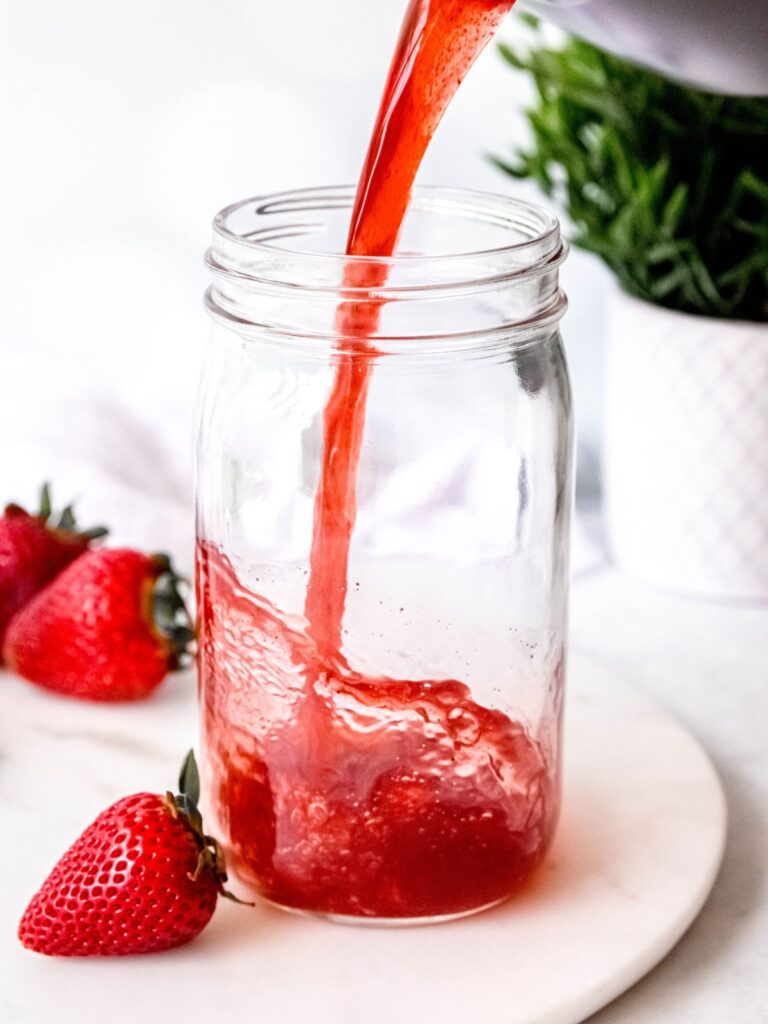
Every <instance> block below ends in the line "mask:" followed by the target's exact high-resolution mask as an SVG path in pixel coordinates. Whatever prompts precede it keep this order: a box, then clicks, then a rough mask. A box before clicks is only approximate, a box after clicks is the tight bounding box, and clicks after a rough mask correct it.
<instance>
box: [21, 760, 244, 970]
mask: <svg viewBox="0 0 768 1024" xmlns="http://www.w3.org/2000/svg"><path fill="white" fill-rule="evenodd" d="M179 789H180V790H181V792H180V793H179V795H178V796H173V795H172V794H171V793H166V794H165V796H158V795H157V794H154V793H136V794H134V795H133V796H126V797H124V798H123V799H122V800H118V801H117V803H115V804H112V806H111V807H108V808H107V810H106V811H103V812H102V813H101V814H100V815H99V816H98V818H97V819H96V820H95V821H94V822H93V824H92V825H89V827H88V828H87V829H86V830H85V832H83V834H82V835H81V836H80V838H79V839H78V840H77V841H76V842H75V843H74V845H73V846H71V847H70V848H69V850H67V852H66V853H65V854H64V856H63V857H62V858H61V860H60V861H59V862H58V864H57V865H56V867H55V868H54V869H53V871H52V872H51V873H50V875H49V876H48V878H47V879H46V880H45V882H44V883H43V886H42V888H41V889H40V891H39V892H38V893H37V894H36V895H35V896H34V897H33V898H32V901H31V903H30V904H29V906H28V907H27V909H26V910H25V911H24V915H23V917H22V919H21V923H20V924H19V938H20V939H21V941H22V943H23V945H25V946H26V947H27V949H31V950H34V951H35V952H37V953H46V954H47V955H49V956H123V955H125V954H130V953H154V952H156V951H158V950H161V949H170V948H171V947H173V946H180V945H181V944H182V943H184V942H189V940H190V939H193V938H194V937H195V936H196V935H197V934H198V933H199V932H201V931H202V929H203V928H205V926H206V925H207V924H208V922H209V921H210V919H211V915H212V914H213V911H214V909H215V907H216V898H217V896H218V895H219V894H221V895H224V896H229V893H227V892H225V890H224V882H225V881H226V878H227V876H226V874H225V871H224V862H223V858H222V855H221V851H220V849H219V847H218V844H217V843H216V840H215V839H212V838H211V836H207V835H205V834H204V832H203V823H202V819H201V817H200V812H199V811H198V809H197V802H198V799H199V790H200V784H199V781H198V776H197V766H196V764H195V759H194V755H193V753H192V751H190V752H189V754H188V755H187V759H186V761H185V762H184V766H183V768H182V771H181V778H180V780H179ZM232 898H234V897H232Z"/></svg>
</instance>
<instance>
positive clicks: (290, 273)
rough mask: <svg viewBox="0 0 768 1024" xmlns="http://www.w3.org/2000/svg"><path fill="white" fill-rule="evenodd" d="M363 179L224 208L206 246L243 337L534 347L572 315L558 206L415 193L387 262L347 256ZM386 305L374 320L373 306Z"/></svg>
mask: <svg viewBox="0 0 768 1024" xmlns="http://www.w3.org/2000/svg"><path fill="white" fill-rule="evenodd" d="M354 199H355V188H354V186H351V185H347V186H331V187H325V188H314V189H300V190H296V191H291V192H280V193H275V194H273V195H266V196H260V197H256V198H251V199H246V200H242V201H241V202H238V203H233V204H232V205H230V206H227V207H225V209H223V210H222V211H221V212H220V213H219V214H217V216H216V218H215V219H214V222H213V243H212V245H211V248H210V249H209V250H208V252H207V254H206V261H207V263H208V267H209V269H210V270H211V273H212V278H213V280H212V284H211V287H210V288H209V289H208V292H207V294H206V304H207V307H208V310H209V312H210V314H211V315H212V316H213V318H214V320H216V321H217V322H219V323H222V324H226V325H228V326H229V327H231V328H232V329H234V330H236V331H237V332H238V334H240V335H241V336H243V337H246V336H250V335H252V334H253V335H255V336H258V337H261V338H267V337H269V338H273V339H275V340H278V341H279V342H280V343H281V344H286V343H291V344H293V343H296V344H299V345H304V344H307V345H311V344H323V343H330V344H331V345H333V346H334V348H335V349H336V350H338V351H342V350H344V351H347V350H349V351H351V352H354V351H357V350H359V347H360V337H361V333H360V332H361V330H362V331H364V332H365V335H366V337H367V339H368V342H369V343H370V344H372V345H375V348H376V349H377V351H380V352H382V351H391V352H395V351H398V350H399V348H400V347H401V345H403V344H407V346H408V347H409V349H411V350H412V349H413V346H414V344H416V343H418V342H421V341H423V342H424V343H425V344H428V345H429V347H430V350H431V351H433V352H437V351H438V350H440V351H442V350H445V351H446V352H447V351H461V350H464V348H465V347H476V346H486V345H489V346H490V345H493V344H495V343H496V342H497V341H500V342H502V343H504V344H507V343H508V342H509V339H510V337H511V336H512V335H514V337H515V340H516V342H517V341H519V342H520V343H525V342H526V340H527V339H529V338H530V337H531V335H532V334H534V333H536V332H541V331H543V330H549V329H550V328H553V327H554V326H555V325H556V324H557V321H559V319H560V318H561V317H562V314H563V312H564V310H565V297H564V296H563V294H562V292H561V291H560V288H559V281H558V278H559V267H560V265H561V263H562V262H563V260H564V259H565V256H566V253H567V246H566V245H565V243H564V242H563V241H562V239H561V237H560V226H559V223H558V221H557V218H556V217H554V216H553V215H552V214H550V213H549V212H547V211H546V210H544V209H542V208H541V207H538V206H534V205H532V204H530V203H527V202H523V201H521V200H519V199H513V198H511V197H509V196H502V195H494V194H488V193H485V192H477V191H471V190H467V189H458V188H442V187H435V186H431V187H430V186H419V187H417V188H415V189H414V190H413V193H412V196H411V201H410V203H409V206H408V210H407V212H406V216H405V219H404V222H403V227H402V231H401V233H400V238H399V241H398V250H397V254H396V255H394V256H389V257H378V256H347V255H346V254H345V252H344V248H345V241H346V236H347V231H348V225H349V221H350V216H351V211H352V207H353V204H354ZM374 309H375V310H376V311H377V312H376V314H375V315H373V313H372V312H371V311H372V310H374Z"/></svg>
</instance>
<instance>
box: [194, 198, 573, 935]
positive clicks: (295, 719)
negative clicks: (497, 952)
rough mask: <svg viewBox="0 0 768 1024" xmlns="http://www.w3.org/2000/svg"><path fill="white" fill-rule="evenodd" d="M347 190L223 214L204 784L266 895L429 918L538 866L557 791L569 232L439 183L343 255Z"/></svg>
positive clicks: (215, 264)
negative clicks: (363, 254) (562, 270)
mask: <svg viewBox="0 0 768 1024" xmlns="http://www.w3.org/2000/svg"><path fill="white" fill-rule="evenodd" d="M353 195H354V191H353V190H352V189H349V188H330V189H315V190H307V191H300V192H289V193H283V194H279V195H273V196H267V197H263V198H259V199H249V200H246V201H245V202H242V203H237V204H235V205H233V206H230V207H228V208H227V209H225V210H223V211H222V212H221V213H220V214H219V215H218V216H217V217H216V219H215V222H214V238H213V245H212V247H211V249H210V250H209V253H208V264H209V266H210V269H211V271H212V273H213V284H212V286H211V288H210V289H209V291H208V293H207V305H208V309H209V311H210V314H211V316H212V317H213V320H214V329H213V338H212V344H211V346H210V352H209V356H208V362H207V367H206V371H205V375H204V385H203V393H202V398H201V413H200V434H199V460H198V483H197V503H198V561H197V590H198V610H199V629H200V636H199V664H200V688H201V703H202V716H203V722H202V729H203V733H202V736H203V742H202V748H203V749H202V773H203V789H204V800H205V805H206V812H207V814H208V816H209V818H210V827H211V829H212V831H213V832H214V834H216V835H217V836H218V837H219V838H220V839H221V840H222V842H223V845H224V849H225V851H226V854H227V858H228V864H229V867H230V869H231V870H232V872H233V873H234V874H235V875H236V876H237V877H238V878H239V879H240V880H241V881H242V882H243V883H245V885H246V886H248V887H249V888H250V889H251V890H252V891H255V892H257V893H259V894H261V895H262V896H263V897H265V898H266V899H267V900H270V901H271V902H273V903H275V904H277V905H279V906H282V907H284V908H288V909H292V910H300V911H305V912H312V913H316V914H322V915H326V916H330V917H334V918H342V919H350V920H354V921H358V922H359V921H364V920H382V919H383V920H389V921H395V922H407V921H409V920H413V921H423V920H425V919H426V920H438V919H446V918H450V917H457V916H461V915H463V914H466V913H471V912H473V911H476V910H479V909H482V908H484V907H488V906H491V905H493V904H494V903H497V902H498V901H500V900H502V899H505V898H506V897H507V896H509V895H510V894H511V893H512V892H513V891H515V890H516V889H517V888H519V887H520V886H521V885H522V884H523V883H524V882H525V881H526V879H527V878H528V877H529V876H530V874H531V872H532V871H533V870H534V868H535V867H536V866H537V864H538V863H539V862H540V861H541V859H542V857H543V855H544V853H545V851H546V849H547V847H548V845H549V843H550V841H551V839H552V835H553V831H554V828H555V824H556V819H557V814H558V804H559V765H560V719H561V708H562V699H563V681H564V653H565V628H566V611H567V587H568V534H569V516H570V506H571V434H572V429H571V410H570V394H569V387H568V377H567V371H566V366H565V360H564V355H563V350H562V346H561V340H560V335H559V329H558V323H559V320H560V318H561V316H562V313H563V311H564V308H565V299H564V297H563V294H562V292H561V291H560V289H559V284H558V271H559V267H560V264H561V263H562V261H563V259H564V256H565V249H564V245H563V243H562V241H561V239H560V232H559V227H558V224H557V221H556V220H555V219H554V218H553V217H551V216H550V215H549V214H547V213H545V212H544V211H543V210H540V209H538V208H535V207H532V206H529V205H527V204H524V203H521V202H518V201H515V200H512V199H508V198H505V197H500V196H490V195H484V194H480V193H474V192H467V191H461V190H452V189H431V188H420V189H416V190H415V192H414V196H413V201H412V204H411V208H410V212H409V214H408V217H407V220H406V223H405V225H404V228H403V233H402V237H401V243H400V253H401V255H398V256H395V257H392V258H390V259H371V258H368V259H360V258H356V259H349V258H347V257H344V256H342V255H339V254H340V253H341V252H343V243H344V237H345V233H346V228H347V224H348V220H349V216H350V211H351V206H352V200H353ZM329 397H330V400H329ZM353 406H354V409H353V408H352V407H353ZM339 416H341V417H342V419H341V422H342V427H341V428H340V429H337V433H336V435H335V438H334V436H332V435H333V423H334V422H335V424H336V428H339V422H340V421H339V418H338V417H339ZM344 417H347V419H346V420H345V419H344ZM344 424H346V426H345V425H344ZM334 474H335V476H334ZM345 479H346V484H345V483H344V480H345ZM329 480H335V484H334V485H333V486H334V487H336V490H335V491H334V489H333V487H331V486H330V485H329V483H328V481H329ZM340 480H341V485H340V486H341V490H342V491H344V487H345V486H346V492H344V494H341V499H343V500H340V492H339V489H338V487H339V481H340ZM329 487H330V489H329ZM334 494H335V498H334V497H333V495H334ZM329 495H331V497H329ZM334 501H336V505H335V506H334V504H333V502H334ZM321 534H322V536H320V535H321ZM318 594H319V595H320V597H319V598H318ZM334 607H335V609H336V613H337V614H336V619H335V625H334V616H333V614H332V610H333V608H334ZM318 609H320V610H318Z"/></svg>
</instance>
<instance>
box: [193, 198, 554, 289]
mask: <svg viewBox="0 0 768 1024" xmlns="http://www.w3.org/2000/svg"><path fill="white" fill-rule="evenodd" d="M355 192H356V186H354V185H325V186H320V187H317V188H301V189H288V190H285V191H281V192H272V193H265V194H263V195H260V196H252V197H250V198H248V199H241V200H238V201H237V202H234V203H230V204H229V205H228V206H225V207H224V208H223V209H222V210H220V211H219V212H218V213H217V214H216V216H215V217H214V218H213V223H212V227H213V235H214V245H213V249H212V250H209V252H212V253H215V252H216V250H217V246H216V242H217V240H219V239H220V240H221V241H223V242H227V243H229V244H230V245H236V246H237V247H238V248H239V249H240V250H241V251H242V252H243V253H248V252H252V253H263V254H265V255H272V256H274V257H275V258H283V259H285V258H286V257H288V258H291V259H295V260H299V261H304V260H307V261H312V262H315V263H317V264H320V265H325V266H328V267H333V268H334V269H335V270H337V268H339V267H344V268H346V267H349V266H361V267H364V266H372V265H373V266H376V267H385V268H389V269H391V268H397V267H408V266H410V267H413V266H416V265H418V264H421V265H424V264H426V265H429V266H432V265H445V264H452V263H453V264H455V263H458V262H461V261H463V260H468V259H472V260H476V259H477V258H478V257H480V258H486V259H494V258H502V257H504V256H508V255H510V254H514V255H515V256H516V257H517V258H518V259H520V257H524V256H525V255H526V254H527V255H529V256H530V261H529V267H530V270H531V271H534V270H535V269H536V267H537V266H538V265H540V262H541V257H542V255H544V254H546V255H547V256H548V257H550V258H551V257H552V256H553V255H554V254H556V253H557V251H558V249H560V248H562V242H561V238H560V223H559V221H558V219H557V217H556V216H555V215H554V214H552V213H550V212H549V211H548V210H546V209H545V208H544V207H542V206H539V205H538V204H535V203H529V202H527V201H526V200H522V199H517V198H515V197H513V196H507V195H503V194H502V193H497V192H485V191H481V190H479V189H468V188H458V187H448V186H442V185H416V186H414V188H413V190H412V193H411V201H410V204H409V210H414V209H417V210H418V209H423V210H429V211H431V212H451V213H453V214H454V215H455V214H460V213H462V212H464V213H473V212H474V213H475V215H479V216H480V217H482V219H483V220H485V221H487V222H493V223H495V224H496V225H497V226H498V227H501V228H505V229H507V230H510V231H512V230H518V231H519V230H520V229H521V227H525V228H527V229H528V230H530V231H531V234H530V236H529V237H527V238H524V239H522V240H519V241H515V242H509V243H506V244H504V245H496V246H491V247H487V248H485V247H481V248H473V249H462V250H460V251H457V252H448V253H410V252H398V253H395V254H394V255H392V256H350V255H347V254H346V253H344V252H340V251H338V252H324V251H322V250H316V249H309V248H299V249H296V248H289V247H286V246H283V245H276V244H272V241H271V238H272V237H283V238H286V237H287V238H296V237H299V236H301V235H302V234H304V233H306V232H307V229H309V228H311V227H313V225H285V226H284V227H283V228H282V229H280V228H279V227H278V228H275V227H274V226H267V227H265V228H264V229H263V230H259V229H257V230H256V231H249V232H247V233H244V232H243V231H237V230H233V228H232V227H230V221H231V220H232V219H233V218H235V217H237V216H238V215H242V214H247V213H252V214H253V215H255V216H256V217H257V218H258V217H273V216H274V215H275V214H281V213H284V214H286V215H292V214H295V213H299V212H301V213H304V212H312V211H313V210H319V209H326V210H327V209H332V208H342V209H344V208H349V209H350V210H351V208H352V205H353V203H354V198H355ZM298 227H300V228H303V229H304V230H301V231H300V230H297V228H298ZM270 232H274V233H275V234H274V235H271V234H270ZM279 232H282V233H279ZM520 262H521V263H523V262H525V261H524V259H523V260H520ZM548 262H549V261H548Z"/></svg>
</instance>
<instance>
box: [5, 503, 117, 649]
mask: <svg viewBox="0 0 768 1024" xmlns="http://www.w3.org/2000/svg"><path fill="white" fill-rule="evenodd" d="M106 532H107V531H106V530H105V529H104V528H103V527H101V526H99V527H96V528H95V529H93V530H84V531H80V530H78V529H77V526H76V523H75V517H74V515H73V512H72V506H71V505H68V506H67V507H66V508H65V509H64V511H63V512H60V513H58V514H55V513H54V512H53V511H52V509H51V496H50V491H49V489H48V485H47V484H46V485H45V486H44V487H43V490H42V494H41V496H40V511H39V512H38V513H37V514H36V515H30V513H29V512H25V511H24V509H23V508H20V507H19V506H18V505H8V507H7V508H6V509H5V512H4V514H3V515H2V516H0V650H2V643H3V637H4V635H5V631H6V629H7V627H8V623H9V622H10V621H11V618H12V617H13V616H14V615H15V614H16V612H17V611H18V610H19V609H20V608H22V607H23V606H24V605H25V604H26V603H27V601H29V599H30V598H31V597H33V596H34V595H35V594H36V593H37V592H38V590H41V589H42V588H43V587H44V586H45V585H46V584H47V583H50V581H51V580H52V579H53V578H54V576H57V575H58V574H59V573H60V572H61V570H62V569H63V568H64V567H65V566H67V565H69V563H70V562H72V561H74V560H75V559H76V558H78V557H79V556H80V555H82V553H83V552H84V551H85V550H86V549H87V547H88V545H89V544H90V542H91V541H92V540H95V539H96V538H97V537H103V536H104V534H105V533H106Z"/></svg>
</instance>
